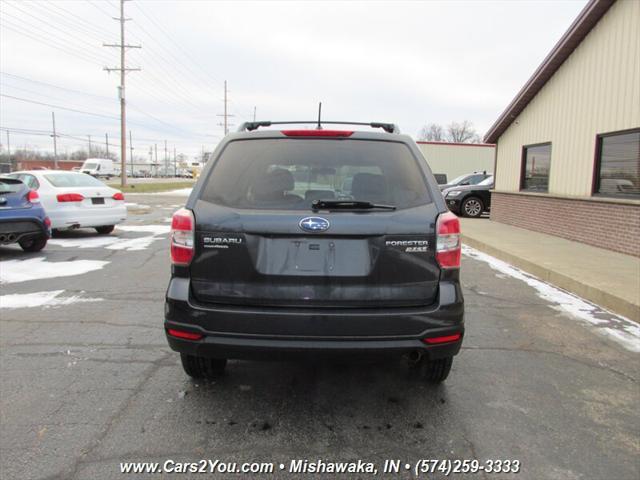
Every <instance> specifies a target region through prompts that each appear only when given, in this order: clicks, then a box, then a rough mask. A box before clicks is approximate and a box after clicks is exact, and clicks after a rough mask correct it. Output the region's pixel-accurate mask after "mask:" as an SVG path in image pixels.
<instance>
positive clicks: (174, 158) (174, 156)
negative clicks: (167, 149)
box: [173, 146, 178, 177]
mask: <svg viewBox="0 0 640 480" xmlns="http://www.w3.org/2000/svg"><path fill="white" fill-rule="evenodd" d="M173 176H174V177H177V176H178V165H177V164H176V147H175V146H174V147H173Z"/></svg>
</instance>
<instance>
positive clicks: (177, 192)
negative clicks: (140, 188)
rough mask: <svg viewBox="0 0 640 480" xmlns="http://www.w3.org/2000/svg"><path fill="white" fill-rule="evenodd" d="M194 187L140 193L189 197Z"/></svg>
mask: <svg viewBox="0 0 640 480" xmlns="http://www.w3.org/2000/svg"><path fill="white" fill-rule="evenodd" d="M191 190H193V188H180V189H179V190H169V191H166V192H153V193H141V194H139V195H163V196H171V197H188V196H189V195H191Z"/></svg>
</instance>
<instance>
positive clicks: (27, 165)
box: [17, 160, 84, 170]
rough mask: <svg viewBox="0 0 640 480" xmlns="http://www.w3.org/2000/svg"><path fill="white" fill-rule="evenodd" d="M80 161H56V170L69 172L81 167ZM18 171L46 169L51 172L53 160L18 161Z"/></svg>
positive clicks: (81, 162)
mask: <svg viewBox="0 0 640 480" xmlns="http://www.w3.org/2000/svg"><path fill="white" fill-rule="evenodd" d="M83 163H84V162H83V161H82V160H58V170H71V169H72V168H73V167H81V166H82V164H83ZM17 167H18V170H35V169H42V168H47V169H49V170H53V169H54V168H55V164H54V162H53V160H19V161H18V165H17Z"/></svg>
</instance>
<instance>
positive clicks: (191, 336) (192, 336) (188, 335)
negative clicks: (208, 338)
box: [167, 328, 204, 340]
mask: <svg viewBox="0 0 640 480" xmlns="http://www.w3.org/2000/svg"><path fill="white" fill-rule="evenodd" d="M167 333H169V335H171V336H172V337H176V338H184V339H185V340H200V339H201V338H202V337H204V335H202V334H201V333H193V332H185V331H184V330H174V329H173V328H169V329H167Z"/></svg>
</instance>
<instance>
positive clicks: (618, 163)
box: [594, 129, 640, 199]
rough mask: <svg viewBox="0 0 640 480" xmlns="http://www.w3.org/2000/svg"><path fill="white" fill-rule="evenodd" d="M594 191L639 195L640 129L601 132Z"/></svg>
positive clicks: (598, 142)
mask: <svg viewBox="0 0 640 480" xmlns="http://www.w3.org/2000/svg"><path fill="white" fill-rule="evenodd" d="M594 193H596V194H600V195H607V196H614V197H623V198H636V199H637V198H640V129H635V130H627V131H624V132H616V133H607V134H605V135H598V137H597V140H596V174H595V188H594Z"/></svg>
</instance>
